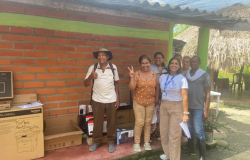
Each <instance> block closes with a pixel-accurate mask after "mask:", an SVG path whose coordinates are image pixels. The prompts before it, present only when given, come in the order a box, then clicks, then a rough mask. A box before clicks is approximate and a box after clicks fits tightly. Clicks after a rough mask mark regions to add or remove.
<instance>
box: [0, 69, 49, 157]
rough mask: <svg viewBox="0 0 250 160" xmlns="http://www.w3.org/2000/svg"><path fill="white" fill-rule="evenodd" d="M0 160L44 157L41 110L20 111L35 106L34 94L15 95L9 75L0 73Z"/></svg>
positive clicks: (10, 74)
mask: <svg viewBox="0 0 250 160" xmlns="http://www.w3.org/2000/svg"><path fill="white" fill-rule="evenodd" d="M0 99H1V101H0V110H1V111H0V140H1V142H0V150H1V159H4V160H13V159H19V160H27V159H35V158H39V157H43V156H44V136H43V110H42V106H38V107H33V108H26V109H22V108H20V107H18V106H20V105H23V104H27V103H31V102H36V101H37V96H36V94H25V95H14V96H13V76H12V72H0Z"/></svg>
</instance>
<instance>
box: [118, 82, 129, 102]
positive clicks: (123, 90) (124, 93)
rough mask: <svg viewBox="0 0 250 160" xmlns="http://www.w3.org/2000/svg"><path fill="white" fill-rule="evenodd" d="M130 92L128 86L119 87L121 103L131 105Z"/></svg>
mask: <svg viewBox="0 0 250 160" xmlns="http://www.w3.org/2000/svg"><path fill="white" fill-rule="evenodd" d="M130 96H131V94H130V90H129V88H128V86H127V85H126V86H119V97H120V103H127V104H130V103H131V102H130Z"/></svg>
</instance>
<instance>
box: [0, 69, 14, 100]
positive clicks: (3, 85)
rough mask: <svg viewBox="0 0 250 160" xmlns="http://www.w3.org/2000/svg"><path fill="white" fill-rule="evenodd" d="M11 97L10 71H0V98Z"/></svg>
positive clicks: (11, 82) (11, 78)
mask: <svg viewBox="0 0 250 160" xmlns="http://www.w3.org/2000/svg"><path fill="white" fill-rule="evenodd" d="M12 98H13V74H12V71H0V99H12Z"/></svg>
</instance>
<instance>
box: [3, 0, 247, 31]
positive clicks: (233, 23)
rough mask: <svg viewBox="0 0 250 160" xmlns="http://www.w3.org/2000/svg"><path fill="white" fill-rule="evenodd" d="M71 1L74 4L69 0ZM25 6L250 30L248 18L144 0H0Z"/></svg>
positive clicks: (222, 28) (221, 28)
mask: <svg viewBox="0 0 250 160" xmlns="http://www.w3.org/2000/svg"><path fill="white" fill-rule="evenodd" d="M72 1H74V3H70V2H72ZM2 2H3V3H8V2H14V3H22V4H28V5H36V6H44V7H51V8H56V9H65V10H71V11H80V12H86V13H99V14H106V15H112V16H120V17H130V18H140V19H148V20H161V21H168V22H172V23H176V24H188V25H193V26H200V27H209V28H213V29H219V30H235V31H250V23H249V22H248V21H247V20H243V19H235V18H232V17H228V16H223V15H221V14H220V15H217V14H216V13H215V12H207V11H205V10H198V9H190V8H188V7H187V8H181V7H173V6H170V5H168V4H166V5H160V4H159V3H153V4H152V3H149V2H148V1H147V0H142V1H141V0H63V1H51V0H2Z"/></svg>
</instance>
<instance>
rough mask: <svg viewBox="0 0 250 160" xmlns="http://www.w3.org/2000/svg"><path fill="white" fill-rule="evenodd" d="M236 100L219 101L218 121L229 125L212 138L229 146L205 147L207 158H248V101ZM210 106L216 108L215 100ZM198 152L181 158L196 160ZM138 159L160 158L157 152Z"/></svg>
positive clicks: (226, 159) (157, 159) (249, 134)
mask: <svg viewBox="0 0 250 160" xmlns="http://www.w3.org/2000/svg"><path fill="white" fill-rule="evenodd" d="M249 99H250V95H249ZM236 102H237V103H235V102H234V103H231V102H222V103H220V109H219V110H223V111H225V114H224V115H223V116H221V117H220V121H221V122H225V123H229V125H228V126H227V127H225V128H221V130H222V133H218V134H217V133H216V134H214V138H215V140H218V139H223V140H225V141H227V142H228V143H229V145H230V146H229V147H228V148H222V147H219V146H217V147H215V148H213V149H207V153H206V155H207V159H208V160H250V103H249V104H248V103H241V101H236ZM211 108H216V103H215V102H212V103H211ZM160 154H162V153H160ZM198 154H199V152H198V149H196V156H181V160H198ZM140 160H160V158H159V152H158V154H157V155H151V156H148V157H144V158H141V159H140Z"/></svg>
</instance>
